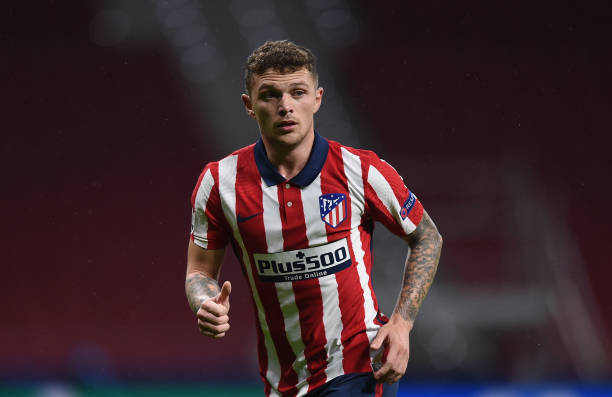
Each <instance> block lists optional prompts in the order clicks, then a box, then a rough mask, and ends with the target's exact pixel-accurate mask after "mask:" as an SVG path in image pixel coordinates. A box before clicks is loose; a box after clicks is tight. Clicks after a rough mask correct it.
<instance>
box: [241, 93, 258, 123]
mask: <svg viewBox="0 0 612 397" xmlns="http://www.w3.org/2000/svg"><path fill="white" fill-rule="evenodd" d="M241 98H242V103H244V108H245V109H246V112H247V114H248V115H249V116H250V117H251V118H253V119H254V118H255V112H254V111H253V103H252V102H251V97H250V96H248V95H247V94H242V96H241Z"/></svg>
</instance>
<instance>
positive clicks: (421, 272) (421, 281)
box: [370, 212, 442, 383]
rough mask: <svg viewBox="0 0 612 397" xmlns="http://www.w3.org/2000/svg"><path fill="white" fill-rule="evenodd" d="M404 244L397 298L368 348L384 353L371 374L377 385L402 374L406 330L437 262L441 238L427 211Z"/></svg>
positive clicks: (405, 360) (406, 351)
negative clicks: (405, 257) (404, 259)
mask: <svg viewBox="0 0 612 397" xmlns="http://www.w3.org/2000/svg"><path fill="white" fill-rule="evenodd" d="M406 241H407V242H408V246H409V254H408V258H407V259H406V267H405V270H404V282H403V285H402V290H401V293H400V296H399V298H398V300H397V304H396V306H395V310H394V311H393V314H392V315H391V318H390V320H389V322H388V323H387V324H385V325H384V326H382V327H381V328H380V330H379V331H378V334H377V335H376V337H375V338H374V340H373V341H372V343H371V345H370V349H372V350H374V351H375V350H378V349H380V348H381V347H384V349H385V350H386V352H385V353H386V356H387V357H386V362H385V363H384V364H383V365H382V367H381V368H380V369H378V370H377V371H376V372H374V377H375V378H376V381H377V382H388V383H394V382H397V381H398V380H399V379H400V378H401V377H402V376H403V375H404V372H406V366H407V365H408V357H409V354H410V343H409V335H410V331H411V330H412V326H413V324H414V320H415V318H416V315H417V313H418V311H419V308H420V307H421V303H422V302H423V299H425V295H427V292H428V291H429V288H430V287H431V283H432V282H433V278H434V275H435V274H436V269H437V268H438V261H439V260H440V251H441V250H442V236H441V235H440V233H439V232H438V229H437V228H436V225H435V224H434V223H433V221H432V220H431V218H430V217H429V215H428V214H427V212H423V218H422V219H421V222H420V223H419V226H418V227H417V228H416V230H415V231H414V232H412V233H411V234H410V235H409V236H408V237H407V238H406Z"/></svg>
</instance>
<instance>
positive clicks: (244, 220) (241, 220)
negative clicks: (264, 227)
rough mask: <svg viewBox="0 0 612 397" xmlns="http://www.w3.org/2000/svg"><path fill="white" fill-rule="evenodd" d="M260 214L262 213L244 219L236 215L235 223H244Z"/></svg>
mask: <svg viewBox="0 0 612 397" xmlns="http://www.w3.org/2000/svg"><path fill="white" fill-rule="evenodd" d="M261 213H262V211H260V212H258V213H256V214H253V215H249V216H245V217H244V218H243V217H241V216H240V214H238V216H237V221H238V223H242V222H246V221H248V220H249V219H251V218H255V217H256V216H257V215H260V214H261Z"/></svg>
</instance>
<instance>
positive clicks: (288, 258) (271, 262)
mask: <svg viewBox="0 0 612 397" xmlns="http://www.w3.org/2000/svg"><path fill="white" fill-rule="evenodd" d="M253 259H254V260H255V266H256V267H257V274H258V275H259V279H260V280H262V281H272V282H279V281H300V280H310V279H313V278H319V277H325V276H329V275H330V274H334V273H336V272H339V271H340V270H344V269H346V268H347V267H349V266H350V265H351V263H352V261H351V256H350V254H349V248H348V243H347V240H346V238H343V239H341V240H337V241H334V242H333V243H329V244H325V245H320V246H318V247H311V248H305V249H301V250H293V251H285V252H277V253H274V254H253Z"/></svg>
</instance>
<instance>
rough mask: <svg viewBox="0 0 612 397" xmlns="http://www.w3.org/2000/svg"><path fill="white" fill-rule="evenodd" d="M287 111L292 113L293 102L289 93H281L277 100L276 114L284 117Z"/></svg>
mask: <svg viewBox="0 0 612 397" xmlns="http://www.w3.org/2000/svg"><path fill="white" fill-rule="evenodd" d="M287 113H293V104H292V101H291V95H289V94H283V96H282V97H281V99H280V101H279V102H278V114H279V115H281V116H283V117H284V116H286V115H287Z"/></svg>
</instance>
